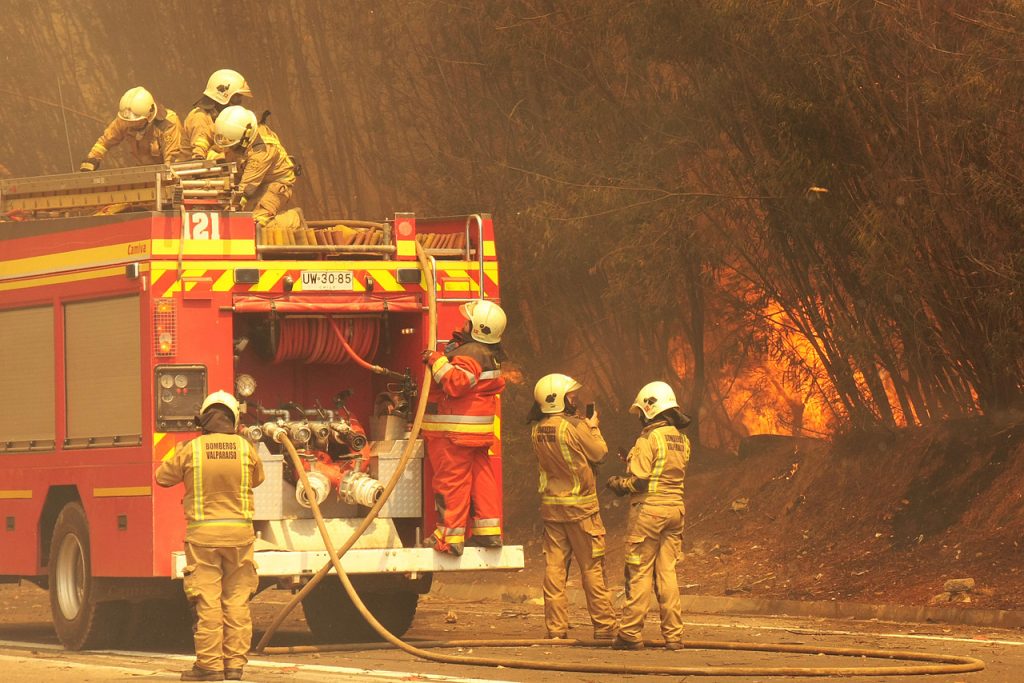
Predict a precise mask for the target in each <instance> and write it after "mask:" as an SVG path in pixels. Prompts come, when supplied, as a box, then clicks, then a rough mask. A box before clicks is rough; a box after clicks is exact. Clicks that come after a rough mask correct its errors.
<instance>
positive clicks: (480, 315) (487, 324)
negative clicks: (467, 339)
mask: <svg viewBox="0 0 1024 683" xmlns="http://www.w3.org/2000/svg"><path fill="white" fill-rule="evenodd" d="M459 313H462V316H463V317H464V318H466V319H467V320H469V322H470V323H472V325H471V327H470V330H469V336H471V337H472V338H473V339H475V340H477V341H478V342H483V343H484V344H497V343H498V342H500V341H501V334H502V332H504V331H505V324H506V323H507V322H508V318H506V317H505V311H503V310H501V306H499V305H498V304H496V303H494V302H493V301H487V300H486V299H476V300H475V301H470V302H467V303H464V304H462V305H461V306H459Z"/></svg>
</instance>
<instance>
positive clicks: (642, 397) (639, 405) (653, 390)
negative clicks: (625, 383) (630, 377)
mask: <svg viewBox="0 0 1024 683" xmlns="http://www.w3.org/2000/svg"><path fill="white" fill-rule="evenodd" d="M678 407H679V404H678V403H677V402H676V393H675V392H674V391H672V387H670V386H669V385H667V384H665V383H664V382H651V383H650V384H645V385H644V386H643V388H642V389H640V392H639V393H638V394H637V395H636V399H635V400H634V401H633V405H631V406H630V407H629V412H631V413H633V414H634V415H638V414H640V413H643V415H644V417H646V418H647V419H648V420H653V419H654V418H655V417H656V416H657V415H659V414H660V413H662V412H664V411H666V410H668V409H669V408H678Z"/></svg>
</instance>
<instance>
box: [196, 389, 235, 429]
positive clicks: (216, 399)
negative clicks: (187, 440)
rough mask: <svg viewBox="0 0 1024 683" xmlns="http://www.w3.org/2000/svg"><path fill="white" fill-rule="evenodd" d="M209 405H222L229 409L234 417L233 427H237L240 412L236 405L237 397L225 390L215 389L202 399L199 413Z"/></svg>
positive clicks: (203, 411)
mask: <svg viewBox="0 0 1024 683" xmlns="http://www.w3.org/2000/svg"><path fill="white" fill-rule="evenodd" d="M210 406H224V407H225V408H227V409H228V410H230V411H231V414H232V415H233V416H234V418H235V428H236V429H237V428H238V416H239V413H240V412H241V409H240V408H239V407H238V399H236V398H235V397H234V396H232V395H231V394H229V393H228V392H226V391H215V392H213V393H212V394H210V395H209V396H207V397H206V399H205V400H204V401H203V407H202V408H200V409H199V414H200V415H202V414H203V413H205V412H206V409H207V408H209V407H210Z"/></svg>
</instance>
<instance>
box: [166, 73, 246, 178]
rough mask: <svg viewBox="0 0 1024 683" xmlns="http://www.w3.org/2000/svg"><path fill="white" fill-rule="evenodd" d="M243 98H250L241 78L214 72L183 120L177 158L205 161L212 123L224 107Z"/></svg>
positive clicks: (238, 75) (211, 140)
mask: <svg viewBox="0 0 1024 683" xmlns="http://www.w3.org/2000/svg"><path fill="white" fill-rule="evenodd" d="M243 97H252V90H250V89H249V84H248V83H247V82H246V80H245V78H244V77H243V76H242V74H240V73H238V72H237V71H235V70H233V69H218V70H217V71H214V72H213V73H212V74H211V75H210V78H209V80H207V82H206V90H204V91H203V96H202V97H200V98H199V100H198V101H197V102H196V103H195V105H194V106H193V108H192V111H190V112H189V113H188V116H186V117H185V125H184V132H183V136H182V141H181V158H182V159H184V160H188V159H205V158H206V157H207V155H208V154H209V153H210V148H211V147H212V146H213V122H214V121H215V120H216V119H217V115H218V114H220V113H221V112H222V111H223V110H224V108H225V107H228V106H231V105H237V104H241V102H242V98H243Z"/></svg>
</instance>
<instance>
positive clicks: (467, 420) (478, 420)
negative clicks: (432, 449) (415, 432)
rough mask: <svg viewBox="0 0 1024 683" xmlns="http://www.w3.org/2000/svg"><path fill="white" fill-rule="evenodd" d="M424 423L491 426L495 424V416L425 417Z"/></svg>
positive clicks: (453, 415)
mask: <svg viewBox="0 0 1024 683" xmlns="http://www.w3.org/2000/svg"><path fill="white" fill-rule="evenodd" d="M423 421H424V422H458V423H459V424H472V425H483V424H486V425H490V424H492V423H493V422H494V416H493V415H455V414H452V415H424V416H423Z"/></svg>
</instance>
